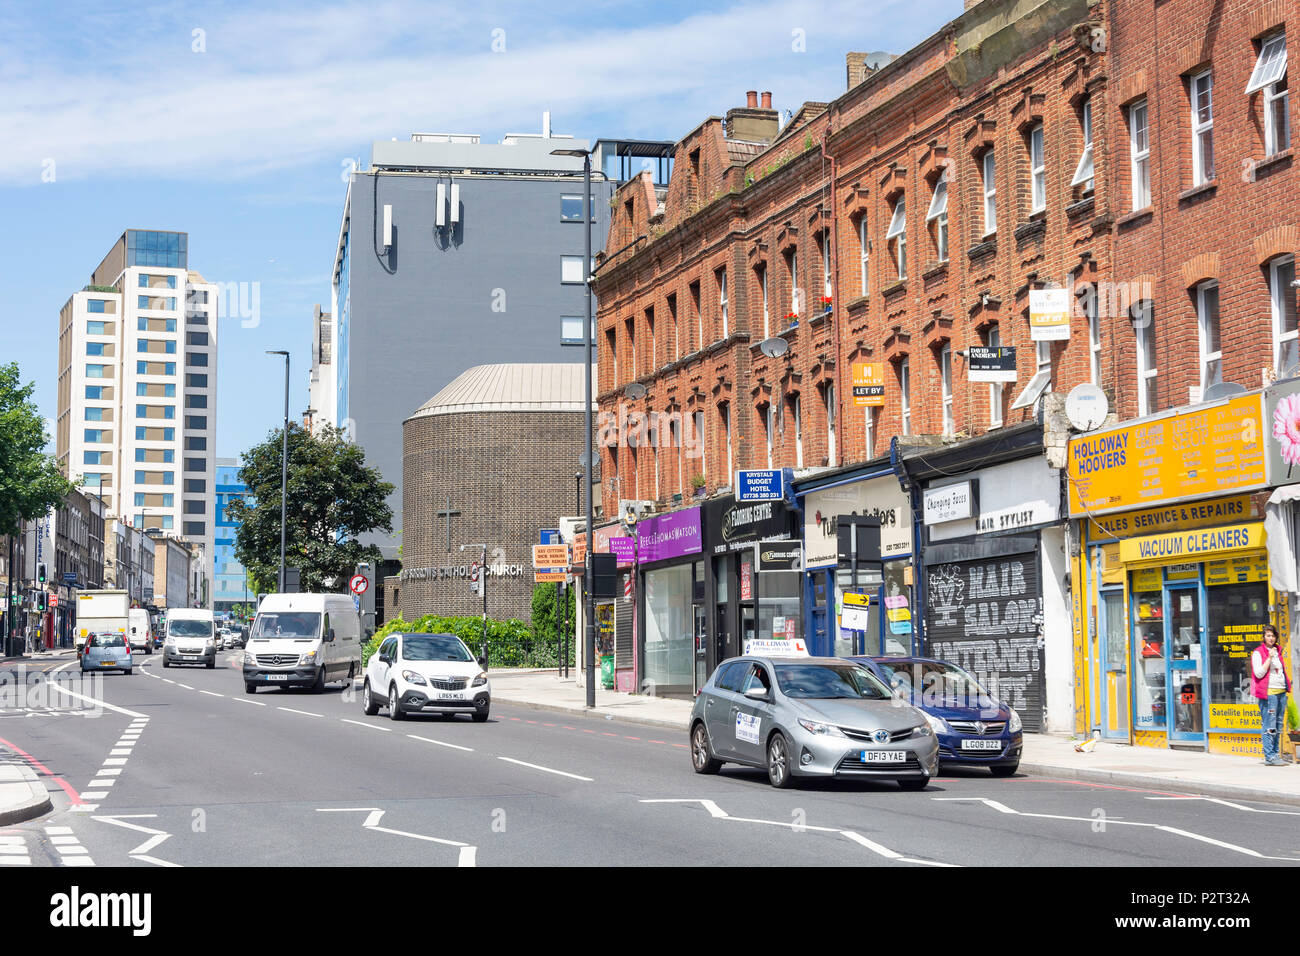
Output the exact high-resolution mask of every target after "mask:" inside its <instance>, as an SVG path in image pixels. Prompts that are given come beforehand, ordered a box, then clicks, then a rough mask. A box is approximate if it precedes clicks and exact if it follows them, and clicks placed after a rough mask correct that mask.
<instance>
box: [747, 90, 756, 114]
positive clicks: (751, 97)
mask: <svg viewBox="0 0 1300 956" xmlns="http://www.w3.org/2000/svg"><path fill="white" fill-rule="evenodd" d="M745 105H746V106H748V107H749V108H750V109H751V110H752V109H754V108H755V107H756V106H758V90H746V91H745Z"/></svg>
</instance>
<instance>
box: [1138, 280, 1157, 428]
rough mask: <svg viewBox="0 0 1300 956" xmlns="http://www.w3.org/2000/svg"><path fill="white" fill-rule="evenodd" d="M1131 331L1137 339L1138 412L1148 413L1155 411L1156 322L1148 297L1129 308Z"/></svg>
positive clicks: (1141, 413)
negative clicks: (1131, 320)
mask: <svg viewBox="0 0 1300 956" xmlns="http://www.w3.org/2000/svg"><path fill="white" fill-rule="evenodd" d="M1131 315H1132V319H1133V332H1134V335H1135V337H1136V339H1137V350H1136V352H1137V390H1138V414H1139V415H1150V414H1151V413H1153V412H1155V411H1157V405H1158V402H1157V401H1156V380H1157V377H1158V375H1159V370H1158V369H1157V368H1156V323H1155V310H1154V309H1153V308H1152V304H1151V301H1150V300H1149V299H1147V300H1144V301H1142V302H1139V303H1137V304H1136V305H1135V306H1134V307H1133V308H1132V310H1131Z"/></svg>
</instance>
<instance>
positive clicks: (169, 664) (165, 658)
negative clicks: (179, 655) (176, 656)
mask: <svg viewBox="0 0 1300 956" xmlns="http://www.w3.org/2000/svg"><path fill="white" fill-rule="evenodd" d="M171 666H172V665H171V663H170V662H169V661H168V660H167V655H166V654H164V655H163V667H171Z"/></svg>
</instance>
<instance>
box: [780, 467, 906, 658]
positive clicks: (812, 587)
mask: <svg viewBox="0 0 1300 956" xmlns="http://www.w3.org/2000/svg"><path fill="white" fill-rule="evenodd" d="M796 496H797V497H798V500H799V501H800V503H801V507H802V510H803V544H804V568H805V573H804V606H805V608H806V612H805V615H804V628H805V633H806V635H807V638H808V650H809V652H810V653H812V654H815V655H820V656H826V657H831V656H833V657H847V656H850V655H854V654H863V655H869V656H877V655H898V656H903V655H908V654H911V653H912V651H913V648H914V644H913V642H914V639H915V636H916V632H915V629H914V626H913V618H912V615H913V609H914V607H915V601H914V598H913V587H914V573H913V566H912V552H913V546H912V542H913V527H912V507H911V503H910V501H909V499H908V495H907V493H906V492H904V491H903V489H902V486H901V485H900V484H899V482H898V476H897V475H896V474H895V473H894V471H893V470H892V468H889V467H888V466H884V467H875V468H867V469H857V470H855V471H852V472H848V473H844V474H840V475H832V476H826V475H821V476H818V478H817V480H816V481H810V482H807V483H805V484H802V485H800V486H799V487H798V488H797V489H796ZM855 516H865V517H869V518H876V519H878V520H879V521H880V555H879V559H880V560H881V562H882V563H881V565H880V570H879V571H877V570H876V569H875V568H874V567H866V566H860V567H859V568H858V569H857V575H856V577H857V580H856V581H855V580H854V577H855V575H854V568H853V566H852V561H851V559H849V557H848V556H847V555H846V556H843V558H842V556H841V555H840V549H839V531H840V526H841V525H842V524H845V523H847V519H849V518H852V517H855ZM873 557H874V556H873ZM846 591H848V592H856V593H863V592H865V593H866V594H867V596H868V598H869V603H868V607H867V614H868V623H867V627H866V628H863V629H852V628H845V627H842V626H841V619H842V616H843V610H844V594H845V592H846Z"/></svg>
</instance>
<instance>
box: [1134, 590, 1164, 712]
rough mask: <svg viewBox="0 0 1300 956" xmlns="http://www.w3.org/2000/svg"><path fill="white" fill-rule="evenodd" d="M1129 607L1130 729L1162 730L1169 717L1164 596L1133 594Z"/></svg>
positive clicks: (1140, 592)
mask: <svg viewBox="0 0 1300 956" xmlns="http://www.w3.org/2000/svg"><path fill="white" fill-rule="evenodd" d="M1134 577H1136V575H1134ZM1132 605H1133V653H1134V658H1135V659H1134V680H1133V726H1134V727H1135V728H1136V729H1138V730H1164V729H1165V727H1166V726H1167V725H1168V720H1169V716H1168V711H1167V709H1166V707H1167V702H1166V697H1165V615H1164V601H1163V595H1162V593H1161V592H1160V591H1134V592H1133V595H1132Z"/></svg>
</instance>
